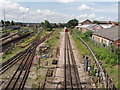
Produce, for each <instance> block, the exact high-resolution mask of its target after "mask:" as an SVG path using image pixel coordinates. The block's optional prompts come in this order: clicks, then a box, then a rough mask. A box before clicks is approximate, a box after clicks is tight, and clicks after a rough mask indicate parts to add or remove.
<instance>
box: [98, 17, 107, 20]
mask: <svg viewBox="0 0 120 90" xmlns="http://www.w3.org/2000/svg"><path fill="white" fill-rule="evenodd" d="M96 20H103V21H105V17H98V18H96Z"/></svg>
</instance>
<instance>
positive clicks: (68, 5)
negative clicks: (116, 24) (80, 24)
mask: <svg viewBox="0 0 120 90" xmlns="http://www.w3.org/2000/svg"><path fill="white" fill-rule="evenodd" d="M86 1H89V2H86ZM86 1H84V2H80V0H0V12H2V14H0V19H3V17H4V13H3V11H4V9H5V19H6V20H14V21H19V22H23V21H24V22H30V23H32V22H35V23H40V22H42V21H44V20H49V21H50V22H53V23H54V22H56V23H62V22H67V21H68V20H70V19H73V18H76V19H78V20H79V21H82V20H85V19H90V20H102V21H117V20H118V18H117V17H118V3H117V1H118V0H86ZM103 1H104V2H103ZM108 1H109V2H108Z"/></svg>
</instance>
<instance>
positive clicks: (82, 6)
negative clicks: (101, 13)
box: [78, 4, 94, 11]
mask: <svg viewBox="0 0 120 90" xmlns="http://www.w3.org/2000/svg"><path fill="white" fill-rule="evenodd" d="M78 10H81V11H93V10H94V8H92V7H89V6H88V5H86V4H82V5H80V6H79V7H78Z"/></svg>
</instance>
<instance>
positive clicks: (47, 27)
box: [41, 19, 78, 31]
mask: <svg viewBox="0 0 120 90" xmlns="http://www.w3.org/2000/svg"><path fill="white" fill-rule="evenodd" d="M77 25H78V20H77V19H71V20H69V21H68V22H67V23H58V24H56V23H54V24H52V23H50V22H49V21H48V20H45V21H44V22H41V26H42V27H43V28H44V29H45V30H46V31H51V30H52V29H53V28H64V27H67V28H74V27H75V26H77Z"/></svg>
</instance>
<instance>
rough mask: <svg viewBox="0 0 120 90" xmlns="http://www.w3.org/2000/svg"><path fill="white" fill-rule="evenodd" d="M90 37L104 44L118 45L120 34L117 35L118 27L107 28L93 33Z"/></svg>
mask: <svg viewBox="0 0 120 90" xmlns="http://www.w3.org/2000/svg"><path fill="white" fill-rule="evenodd" d="M92 39H93V40H94V41H96V42H98V43H101V44H104V45H106V46H110V45H113V46H115V47H120V36H119V35H118V27H115V28H107V29H103V30H100V31H97V32H95V33H93V35H92Z"/></svg>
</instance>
